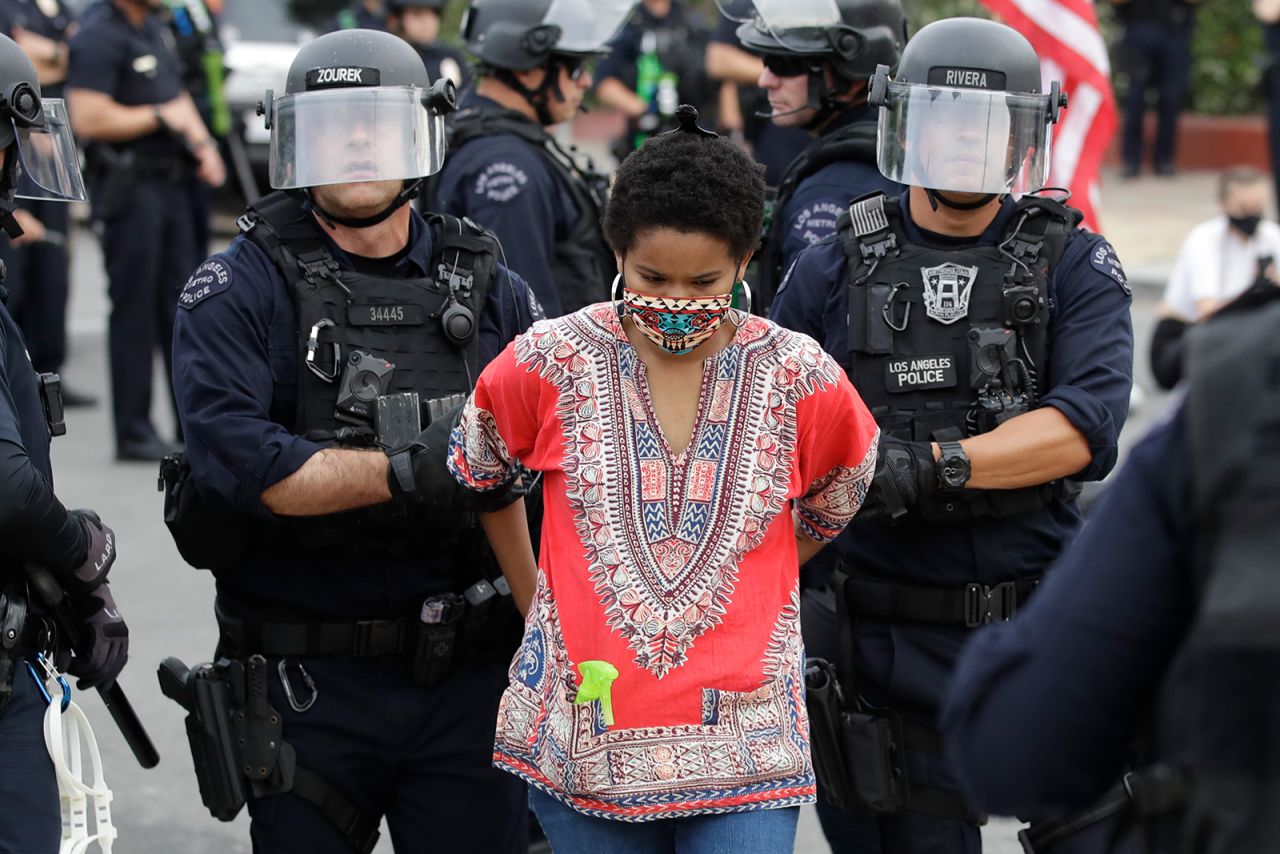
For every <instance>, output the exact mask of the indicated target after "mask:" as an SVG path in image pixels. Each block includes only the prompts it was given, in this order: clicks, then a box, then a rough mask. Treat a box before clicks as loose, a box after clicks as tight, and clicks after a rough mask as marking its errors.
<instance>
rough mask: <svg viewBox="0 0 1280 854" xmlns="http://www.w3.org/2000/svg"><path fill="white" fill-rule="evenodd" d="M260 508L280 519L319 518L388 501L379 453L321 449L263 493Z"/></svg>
mask: <svg viewBox="0 0 1280 854" xmlns="http://www.w3.org/2000/svg"><path fill="white" fill-rule="evenodd" d="M261 499H262V504H263V506H265V507H266V508H267V509H268V510H270V511H271V512H272V513H276V514H279V515H281V516H322V515H324V514H326V513H341V512H342V511H343V510H355V509H357V508H360V507H370V506H372V505H374V504H382V503H383V502H385V501H390V500H391V491H390V489H389V488H388V487H387V456H386V454H384V453H382V452H381V451H354V450H350V449H347V448H323V449H321V450H320V451H317V452H316V453H315V454H312V455H311V458H310V459H308V460H307V461H306V462H305V463H303V464H302V468H300V469H298V470H297V471H295V472H294V473H293V474H291V475H289V476H288V477H286V478H285V479H284V480H282V481H280V482H278V483H276V484H273V485H272V486H270V487H268V488H267V489H266V490H264V491H263V493H262V496H261Z"/></svg>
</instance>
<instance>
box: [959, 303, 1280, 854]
mask: <svg viewBox="0 0 1280 854" xmlns="http://www.w3.org/2000/svg"><path fill="white" fill-rule="evenodd" d="M1278 330H1280V289H1276V288H1270V289H1269V291H1268V292H1259V293H1258V294H1257V299H1256V300H1253V301H1250V302H1249V303H1247V304H1245V303H1241V302H1237V303H1234V304H1231V305H1229V306H1227V307H1226V308H1224V309H1223V310H1222V311H1220V312H1218V313H1216V314H1214V315H1213V316H1212V317H1210V318H1209V319H1208V320H1206V321H1205V322H1204V323H1202V324H1199V325H1197V326H1196V327H1195V328H1194V329H1192V330H1191V331H1190V332H1189V333H1188V339H1189V341H1188V346H1187V365H1188V382H1187V393H1186V396H1185V397H1183V398H1181V399H1179V400H1178V401H1177V402H1176V403H1175V404H1174V405H1173V407H1172V409H1171V412H1170V413H1169V414H1168V416H1167V417H1165V418H1162V419H1161V420H1160V422H1159V423H1158V424H1157V425H1156V426H1155V427H1153V428H1152V429H1151V431H1150V432H1149V433H1148V434H1147V436H1146V437H1145V438H1144V439H1143V440H1142V442H1141V443H1140V444H1139V445H1137V446H1136V447H1135V448H1134V449H1133V450H1132V451H1131V452H1130V454H1129V455H1128V458H1127V459H1126V462H1125V465H1124V468H1123V469H1122V470H1121V471H1120V472H1119V473H1118V474H1117V475H1116V477H1114V478H1113V479H1112V482H1111V483H1110V484H1109V485H1108V487H1107V490H1106V491H1105V492H1104V493H1103V495H1102V496H1101V497H1100V498H1099V499H1098V502H1097V504H1095V505H1094V507H1093V508H1091V510H1090V522H1089V525H1088V527H1087V528H1086V529H1085V531H1084V533H1083V534H1082V535H1081V536H1080V539H1079V540H1077V541H1076V542H1075V543H1074V544H1073V545H1072V546H1071V548H1069V549H1068V550H1067V551H1066V553H1065V554H1064V555H1063V556H1062V559H1061V560H1060V561H1059V562H1058V563H1057V564H1056V565H1055V566H1054V569H1053V572H1052V573H1051V575H1050V577H1049V580H1048V582H1047V583H1046V585H1045V586H1044V588H1043V589H1042V590H1040V591H1038V592H1037V593H1036V597H1035V600H1034V601H1033V602H1032V603H1031V606H1030V608H1029V609H1028V612H1027V613H1026V614H1025V615H1023V616H1022V617H1019V619H1018V622H1017V623H1016V624H1015V625H1012V626H1007V627H1006V626H1000V627H998V628H996V629H993V630H992V631H990V632H983V633H982V634H981V635H979V636H978V637H976V638H974V642H973V644H971V645H970V646H969V647H968V648H967V649H966V651H965V654H964V655H963V656H962V657H961V660H960V664H959V666H958V668H957V672H956V677H955V680H954V682H953V684H952V689H951V691H950V696H949V697H948V700H947V704H946V707H945V712H944V714H943V718H942V720H943V725H944V727H945V730H946V735H947V740H948V745H949V748H950V750H951V754H952V756H953V757H954V759H955V762H956V768H957V771H958V772H959V774H960V776H961V778H962V780H963V781H964V782H965V784H966V788H967V790H968V791H970V792H972V793H973V795H974V797H975V798H976V800H977V802H978V803H980V804H981V805H982V806H983V807H984V808H986V809H990V810H992V811H998V812H1000V813H1001V814H1005V815H1015V814H1016V815H1019V816H1022V817H1024V818H1035V819H1039V820H1038V821H1033V822H1032V825H1031V827H1030V828H1028V829H1027V830H1026V831H1024V833H1023V837H1024V838H1025V839H1026V842H1025V843H1024V847H1025V848H1026V850H1027V851H1033V850H1034V851H1035V852H1037V854H1069V852H1082V851H1088V852H1094V854H1110V853H1111V852H1137V851H1141V852H1151V854H1177V852H1189V851H1195V852H1213V854H1224V852H1235V851H1269V850H1271V849H1273V848H1274V847H1275V840H1276V838H1277V836H1278V835H1280V812H1277V810H1276V806H1277V803H1278V801H1277V792H1278V791H1280V788H1278V787H1280V756H1278V755H1277V751H1276V745H1277V743H1278V742H1277V738H1276V736H1277V729H1278V727H1280V715H1278V714H1277V707H1278V705H1280V696H1277V691H1280V679H1277V675H1278V673H1280V657H1278V656H1277V652H1278V651H1280V647H1278V646H1277V635H1276V631H1275V626H1276V625H1277V617H1280V576H1277V574H1276V572H1275V569H1276V565H1275V554H1276V550H1277V549H1280V529H1278V528H1277V527H1276V524H1275V520H1276V516H1277V514H1280V444H1277V442H1276V441H1275V436H1276V424H1277V418H1280V346H1278V342H1280V337H1278V336H1277V334H1276V333H1277V331H1278ZM993 751H994V752H993Z"/></svg>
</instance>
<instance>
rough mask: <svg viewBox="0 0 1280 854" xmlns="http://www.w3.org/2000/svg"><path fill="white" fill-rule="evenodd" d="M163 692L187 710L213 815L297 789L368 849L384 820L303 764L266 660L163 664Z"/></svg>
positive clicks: (359, 847)
mask: <svg viewBox="0 0 1280 854" xmlns="http://www.w3.org/2000/svg"><path fill="white" fill-rule="evenodd" d="M159 677H160V690H161V692H162V693H163V694H164V695H165V696H166V697H168V698H169V699H171V700H173V701H174V702H176V703H177V704H178V705H180V706H182V707H183V708H184V709H186V711H187V719H186V726H187V741H188V743H189V744H190V746H191V759H192V762H193V764H194V765H195V772H196V781H197V783H198V784H199V787H200V799H201V800H202V801H203V802H204V805H205V807H207V808H208V810H209V812H210V814H212V815H213V817H214V818H217V819H220V820H222V821H231V820H232V819H233V818H235V817H236V815H238V814H239V812H240V810H241V809H242V808H243V807H244V805H245V803H246V802H247V801H248V799H249V798H260V797H265V796H267V795H277V794H283V793H285V792H292V793H293V794H295V795H297V796H298V797H301V798H303V799H304V800H307V801H309V802H310V803H312V804H315V805H316V806H317V807H318V808H319V809H320V810H321V812H322V813H324V815H325V816H326V817H327V818H328V819H329V820H330V821H331V822H333V824H334V825H335V826H336V827H337V829H338V831H339V832H340V833H341V834H342V835H343V836H344V838H345V839H346V840H347V842H349V843H350V844H351V847H352V848H353V849H354V850H356V851H358V852H361V854H368V852H370V851H372V850H373V848H374V846H375V845H377V842H378V835H379V834H378V820H377V818H376V817H373V816H369V815H367V814H365V813H364V812H363V811H361V810H360V809H359V808H357V807H356V806H355V805H353V804H352V803H351V802H350V801H349V800H348V799H347V798H346V797H345V796H344V795H343V794H342V793H341V792H340V791H339V790H338V789H337V788H335V787H334V786H333V785H332V784H330V783H329V782H328V781H326V780H325V779H324V778H322V777H320V776H319V775H317V774H316V773H314V772H312V771H309V770H307V769H306V768H300V767H298V765H297V756H296V754H295V752H294V749H293V747H292V746H291V745H289V744H288V743H287V742H285V741H284V738H283V726H284V724H283V721H282V719H281V717H280V713H279V712H277V711H276V710H275V709H274V708H272V706H271V703H270V702H269V701H268V700H267V660H266V658H265V657H263V656H261V655H250V656H248V658H246V659H245V660H244V661H243V662H242V661H237V660H234V659H228V658H220V659H218V660H217V661H216V662H215V663H213V664H198V665H196V666H195V667H194V668H188V667H187V666H186V665H185V664H183V663H182V662H181V661H179V660H178V659H176V658H166V659H165V660H164V661H162V662H161V663H160V672H159Z"/></svg>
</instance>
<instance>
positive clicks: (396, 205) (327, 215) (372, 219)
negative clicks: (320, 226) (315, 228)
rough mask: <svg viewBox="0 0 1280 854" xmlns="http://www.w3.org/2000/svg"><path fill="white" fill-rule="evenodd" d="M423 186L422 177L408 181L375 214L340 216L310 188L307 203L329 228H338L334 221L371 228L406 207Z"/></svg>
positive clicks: (355, 226)
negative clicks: (317, 198) (324, 206)
mask: <svg viewBox="0 0 1280 854" xmlns="http://www.w3.org/2000/svg"><path fill="white" fill-rule="evenodd" d="M421 186H422V179H421V178H417V179H415V180H413V181H410V182H408V183H406V184H405V186H404V189H402V190H401V191H400V192H399V193H398V194H397V195H396V197H395V198H394V199H392V200H391V204H389V205H387V206H386V207H385V208H383V209H382V210H381V211H379V212H378V213H376V214H374V215H373V216H361V217H355V216H339V215H338V214H336V213H333V212H332V211H327V210H325V209H324V208H322V207H321V206H320V203H319V202H317V201H316V197H315V194H314V193H312V192H311V190H309V189H308V190H307V191H306V195H307V204H309V205H310V206H311V209H312V210H314V211H315V212H316V215H317V216H319V217H320V219H321V220H323V221H324V223H325V225H327V226H329V228H336V227H337V226H335V225H334V223H337V225H345V226H346V227H347V228H371V227H373V226H375V225H377V224H378V223H381V222H385V221H386V220H387V218H388V217H390V216H391V215H392V214H393V213H395V212H396V211H398V210H400V208H402V207H404V206H405V205H406V204H407V203H408V202H409V200H410V199H412V198H413V197H414V196H416V195H417V194H418V188H419V187H421Z"/></svg>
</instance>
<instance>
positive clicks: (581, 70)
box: [560, 56, 594, 83]
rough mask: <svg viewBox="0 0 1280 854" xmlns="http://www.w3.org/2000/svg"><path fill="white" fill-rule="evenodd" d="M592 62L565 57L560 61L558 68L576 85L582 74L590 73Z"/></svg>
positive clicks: (577, 57) (576, 57)
mask: <svg viewBox="0 0 1280 854" xmlns="http://www.w3.org/2000/svg"><path fill="white" fill-rule="evenodd" d="M592 65H594V63H593V62H592V61H590V60H589V59H587V58H586V57H582V56H566V57H564V58H562V59H561V60H560V66H561V67H562V68H563V69H564V70H565V71H567V72H569V79H570V80H572V81H573V82H574V83H577V82H578V81H579V80H580V79H581V78H582V75H583V74H586V73H587V72H589V71H591V66H592Z"/></svg>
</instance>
